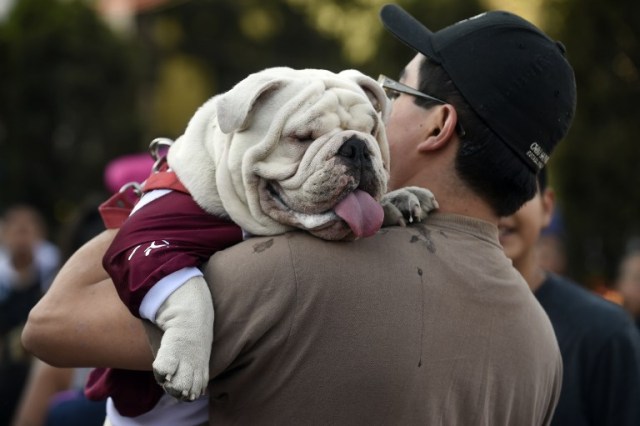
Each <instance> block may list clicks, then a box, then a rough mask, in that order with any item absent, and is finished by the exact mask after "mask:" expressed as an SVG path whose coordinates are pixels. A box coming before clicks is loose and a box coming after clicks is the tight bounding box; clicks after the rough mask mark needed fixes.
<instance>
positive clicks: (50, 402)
mask: <svg viewBox="0 0 640 426" xmlns="http://www.w3.org/2000/svg"><path fill="white" fill-rule="evenodd" d="M153 163H154V160H153V158H152V157H151V156H150V155H149V154H147V153H140V154H128V155H123V156H120V157H117V158H115V159H113V160H111V161H110V162H109V163H108V164H107V165H106V167H105V170H104V174H103V177H104V186H105V189H106V191H107V192H108V193H109V194H113V193H115V192H118V191H119V190H120V189H121V188H123V187H124V186H125V185H126V184H128V183H130V182H136V183H141V182H142V181H144V180H145V179H146V178H147V177H148V176H149V173H150V171H151V168H152V166H153ZM126 195H131V192H130V191H128V192H127V193H126ZM105 199H106V197H105V195H104V194H100V195H98V194H96V195H95V196H90V197H88V198H87V200H86V201H85V202H84V203H82V204H81V205H80V206H79V207H78V209H77V210H76V212H75V214H74V216H73V217H72V220H71V221H70V222H69V223H68V224H67V225H66V226H65V228H64V229H63V232H62V234H61V236H60V241H59V247H60V252H61V254H62V257H63V258H64V259H68V258H69V257H71V255H72V254H73V253H75V252H76V251H77V250H78V249H79V248H80V247H81V246H82V245H84V244H85V243H86V242H87V241H89V240H90V239H92V238H93V237H94V236H96V235H98V234H99V233H100V232H102V231H103V230H104V229H105V227H104V224H103V222H102V217H101V216H100V213H99V211H98V206H99V205H100V204H101V203H102V202H103V201H104V200H105ZM131 201H134V200H131ZM90 370H91V369H90V368H58V367H54V366H51V365H49V364H47V363H45V362H43V361H41V360H38V359H34V361H33V363H32V366H31V371H30V373H29V377H28V381H27V384H26V386H25V389H24V392H23V393H22V396H21V399H20V402H19V404H18V407H17V409H16V413H15V416H14V419H13V423H12V426H41V425H45V426H100V425H102V424H103V423H104V419H105V412H106V408H105V405H106V404H105V402H104V401H90V400H88V399H87V398H86V397H85V395H84V392H83V390H84V385H85V382H86V378H87V375H88V373H89V371H90ZM0 424H4V423H0Z"/></svg>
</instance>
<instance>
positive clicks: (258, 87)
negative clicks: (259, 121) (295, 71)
mask: <svg viewBox="0 0 640 426" xmlns="http://www.w3.org/2000/svg"><path fill="white" fill-rule="evenodd" d="M281 82H282V79H279V78H277V77H276V76H275V75H274V73H272V72H269V73H265V72H261V73H260V72H259V73H255V74H251V75H250V76H248V77H247V78H245V79H244V80H242V81H240V82H239V83H238V84H236V85H235V86H234V87H233V88H232V89H231V90H229V91H228V92H226V93H223V94H222V95H220V97H219V99H218V100H217V104H216V109H217V111H216V113H217V116H218V125H219V126H220V130H222V131H223V132H224V133H231V132H236V131H240V130H243V129H244V128H245V127H246V125H247V118H248V117H249V113H250V112H251V109H252V108H253V107H254V105H255V104H256V102H257V101H258V99H259V98H260V97H261V96H263V95H264V94H265V93H267V92H268V91H270V90H273V89H276V88H278V87H279V85H280V83H281Z"/></svg>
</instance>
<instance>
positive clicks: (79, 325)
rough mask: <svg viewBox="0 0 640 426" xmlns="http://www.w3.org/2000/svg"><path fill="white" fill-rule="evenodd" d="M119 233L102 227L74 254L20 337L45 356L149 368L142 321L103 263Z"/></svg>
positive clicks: (65, 363) (66, 363)
mask: <svg viewBox="0 0 640 426" xmlns="http://www.w3.org/2000/svg"><path fill="white" fill-rule="evenodd" d="M115 233H116V231H115V230H107V231H104V232H103V233H102V234H100V235H98V236H97V237H95V238H94V239H92V240H91V241H89V242H88V243H87V244H85V245H84V246H83V247H81V248H80V249H79V250H78V251H77V252H76V253H75V254H74V255H73V256H71V258H69V260H68V261H67V262H66V263H65V264H64V266H63V267H62V269H61V270H60V272H59V273H58V275H57V276H56V278H55V280H54V282H53V284H52V285H51V288H50V289H49V290H48V291H47V293H46V294H45V295H44V296H43V297H42V299H41V300H40V301H39V302H38V304H37V305H36V306H35V307H34V308H33V309H32V311H31V312H30V314H29V319H28V320H27V324H26V326H25V328H24V331H23V333H22V342H23V344H24V346H25V348H26V349H27V350H28V351H30V352H32V353H33V354H34V355H35V356H37V357H38V358H40V359H42V360H43V361H45V362H47V363H49V364H51V365H54V366H59V367H81V366H93V367H114V368H124V369H134V370H151V363H152V362H153V357H152V354H151V350H150V348H149V345H148V343H147V337H146V334H145V332H144V328H143V324H142V322H141V321H140V320H139V319H137V318H135V317H134V316H132V315H131V313H130V312H129V311H128V310H127V308H126V307H125V306H124V304H123V303H122V302H121V301H120V299H119V297H118V294H117V293H116V290H115V287H114V285H113V283H112V282H111V280H110V279H109V277H108V275H107V273H106V272H105V270H104V269H103V267H102V256H103V255H104V253H105V251H106V249H107V247H108V246H109V244H110V243H111V241H112V240H113V237H114V235H115Z"/></svg>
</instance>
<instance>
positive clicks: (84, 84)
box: [0, 0, 143, 222]
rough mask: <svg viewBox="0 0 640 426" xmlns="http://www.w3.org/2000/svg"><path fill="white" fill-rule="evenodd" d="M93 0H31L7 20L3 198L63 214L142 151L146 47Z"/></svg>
mask: <svg viewBox="0 0 640 426" xmlns="http://www.w3.org/2000/svg"><path fill="white" fill-rule="evenodd" d="M136 55H137V54H136V51H135V50H134V49H133V48H132V45H131V43H129V42H126V41H125V40H122V39H120V38H119V37H118V36H116V35H115V34H113V33H112V32H111V31H110V29H109V28H108V27H107V26H105V24H104V23H103V22H102V21H101V20H100V19H99V18H98V17H97V16H96V14H95V12H94V11H93V9H91V8H90V7H89V6H88V5H87V3H86V2H84V1H79V0H73V1H65V2H60V1H46V2H43V1H39V0H21V1H19V2H16V4H15V7H14V9H13V10H12V12H11V14H10V15H9V16H8V17H7V18H6V19H5V20H4V21H3V22H1V23H0V64H1V65H0V151H1V152H2V154H1V155H0V187H2V191H0V208H4V207H7V206H8V205H9V204H11V203H15V202H18V201H22V202H29V203H32V204H34V205H36V206H37V207H39V208H40V209H42V211H43V212H44V213H45V214H46V215H47V217H48V218H49V219H50V220H52V221H53V222H55V221H54V220H53V219H54V218H55V219H56V221H57V219H63V217H64V216H65V215H66V214H67V213H68V211H70V210H71V209H72V208H73V206H75V205H77V204H79V203H80V202H82V200H84V198H85V197H86V196H87V194H88V193H89V192H91V191H95V190H101V189H103V187H104V186H103V183H102V172H103V168H104V165H105V163H106V162H107V161H108V160H109V159H111V158H113V157H115V156H117V155H120V154H123V153H128V152H135V151H139V150H140V149H141V148H142V147H143V146H142V145H141V144H140V122H139V118H138V116H139V114H138V102H139V99H138V95H137V93H138V80H139V71H138V68H139V57H138V56H136Z"/></svg>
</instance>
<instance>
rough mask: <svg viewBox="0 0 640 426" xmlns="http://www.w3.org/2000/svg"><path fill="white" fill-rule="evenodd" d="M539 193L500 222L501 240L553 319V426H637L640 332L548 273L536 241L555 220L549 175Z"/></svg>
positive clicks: (606, 304)
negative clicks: (556, 363)
mask: <svg viewBox="0 0 640 426" xmlns="http://www.w3.org/2000/svg"><path fill="white" fill-rule="evenodd" d="M538 182H539V190H538V192H537V193H536V195H535V197H534V198H533V199H532V200H530V201H528V202H527V203H525V205H524V206H522V207H521V208H520V210H518V211H517V212H516V213H514V214H513V215H511V216H507V217H503V218H501V219H500V222H499V229H500V242H501V243H502V246H503V247H504V251H505V253H506V254H507V256H508V257H509V258H510V259H512V260H513V265H514V266H515V267H516V269H518V271H520V273H521V274H522V276H523V277H524V278H525V280H526V281H527V284H528V285H529V287H530V288H531V291H533V293H534V294H535V296H536V299H538V301H539V302H540V304H541V305H542V307H543V308H544V310H545V312H547V314H548V315H549V319H550V320H551V324H552V325H553V328H554V330H555V332H556V336H557V339H558V344H559V346H560V353H561V354H562V360H563V378H562V391H561V393H560V400H559V402H558V407H557V408H556V411H555V414H554V416H553V421H552V423H551V424H552V425H558V426H563V425H570V426H581V425H607V426H622V425H628V426H631V425H640V403H639V402H640V401H639V400H638V398H639V397H640V334H638V331H637V329H636V327H635V325H634V323H633V321H632V320H631V318H630V317H629V315H627V313H626V312H625V311H624V310H623V309H622V308H621V307H620V306H618V305H616V304H614V303H612V302H610V301H608V300H605V299H604V298H603V297H601V296H599V295H597V294H594V293H592V292H590V291H588V290H586V289H585V288H582V287H581V286H579V285H578V284H576V283H574V282H572V281H570V280H568V279H566V278H564V277H561V276H559V275H556V274H554V273H551V272H549V271H546V270H544V269H543V268H542V267H541V266H540V263H539V255H540V251H539V250H540V249H539V247H538V246H537V244H536V243H537V241H538V239H539V237H540V233H541V231H542V229H543V228H545V227H546V226H548V225H549V223H550V222H551V217H552V215H553V210H554V204H555V195H554V192H553V190H552V189H551V188H549V187H547V179H546V172H545V170H542V171H541V172H540V173H539V174H538Z"/></svg>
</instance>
